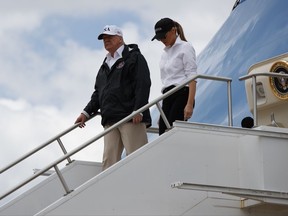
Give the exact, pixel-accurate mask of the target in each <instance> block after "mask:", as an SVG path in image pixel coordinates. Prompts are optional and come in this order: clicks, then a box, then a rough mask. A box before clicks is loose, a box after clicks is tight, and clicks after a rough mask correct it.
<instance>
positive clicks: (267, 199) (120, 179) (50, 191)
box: [0, 74, 288, 216]
mask: <svg viewBox="0 0 288 216" xmlns="http://www.w3.org/2000/svg"><path fill="white" fill-rule="evenodd" d="M195 79H208V80H209V81H210V80H213V81H221V82H226V83H227V110H228V111H227V122H228V126H221V125H210V124H200V123H189V122H181V121H176V122H175V124H173V127H171V125H169V123H168V121H167V119H166V117H165V115H164V113H163V111H162V109H161V106H160V104H159V103H160V101H161V100H163V99H164V98H166V97H167V96H169V95H171V94H173V93H174V92H175V91H177V90H179V89H180V88H182V86H184V85H186V84H187V83H189V82H190V81H191V80H195ZM242 79H245V78H242ZM191 80H187V82H185V83H183V84H182V85H180V86H177V87H175V88H174V89H172V90H170V91H168V92H167V93H165V94H164V95H162V96H161V97H159V98H157V99H155V100H153V101H152V102H150V103H149V104H147V105H146V106H144V107H142V108H141V109H139V110H137V111H136V112H135V113H133V114H131V115H129V116H127V117H126V118H125V119H123V120H121V121H120V122H118V123H117V124H115V125H114V126H113V127H111V128H108V129H106V130H104V131H103V132H101V133H100V134H98V135H97V136H95V137H93V138H91V139H90V140H88V141H86V142H85V143H83V144H82V145H79V146H78V147H77V148H75V149H73V150H72V151H69V152H67V151H66V149H65V147H64V144H63V143H62V140H61V138H62V137H63V136H64V135H67V134H69V133H70V132H71V131H73V130H77V128H78V125H77V124H76V125H73V126H71V127H70V128H68V129H67V130H65V131H64V132H62V133H60V134H58V135H57V136H55V137H54V138H52V139H50V140H49V141H47V142H46V143H44V144H43V145H41V146H39V147H38V148H36V149H34V150H32V151H31V152H29V153H27V154H26V155H24V156H22V157H21V158H19V159H18V160H17V161H14V162H12V163H11V164H9V165H8V166H6V167H4V168H3V169H1V170H0V173H1V174H2V173H4V172H6V171H7V170H10V169H13V168H14V167H15V166H17V165H18V164H20V163H21V162H22V161H24V160H25V159H26V158H28V157H30V156H31V155H33V154H36V153H37V152H38V151H39V150H41V149H43V148H44V147H46V146H47V145H50V144H51V143H53V142H58V144H59V145H60V147H61V149H62V151H63V153H64V154H63V156H61V157H59V158H58V159H57V160H55V161H53V162H51V163H50V164H48V165H47V166H45V167H44V168H42V169H41V170H37V171H36V172H35V174H34V175H32V176H31V177H29V178H27V179H26V180H24V181H23V182H21V183H19V184H18V185H16V186H15V187H13V188H12V189H8V190H7V192H6V193H5V194H3V195H0V196H1V197H0V199H5V198H7V197H9V196H11V195H12V194H13V193H15V192H17V191H18V190H19V189H20V188H22V187H23V186H25V185H26V184H28V183H30V182H32V181H33V180H35V179H37V178H39V177H41V176H43V175H48V177H46V178H45V179H44V180H43V181H40V182H39V183H37V184H36V185H35V186H33V187H31V188H30V189H28V190H27V191H25V192H23V193H21V194H20V195H17V196H16V198H14V199H12V200H11V201H9V202H7V203H5V204H4V205H2V206H1V207H0V215H5V216H7V215H210V216H211V215H227V216H228V215H230V216H231V215H237V216H238V215H264V216H265V215H273V216H278V215H279V216H280V215H287V214H288V185H287V182H288V167H287V164H288V157H287V152H288V145H287V138H288V130H287V129H286V128H277V127H269V126H260V127H255V128H253V129H245V128H237V127H233V122H232V106H231V103H232V100H231V79H229V78H225V77H213V76H206V75H201V74H198V75H195V76H194V77H193V78H191ZM255 101H256V100H255ZM152 106H156V107H157V108H158V110H159V112H160V114H161V116H162V118H163V119H164V122H165V124H166V125H167V127H168V128H170V130H169V131H168V132H167V133H165V134H163V135H161V136H159V137H157V138H155V139H153V140H150V141H149V143H148V144H146V145H145V146H143V147H142V148H140V149H138V150H137V151H135V152H133V153H132V154H130V155H129V156H127V157H125V158H124V159H122V160H121V161H120V162H118V163H116V164H115V165H113V166H112V167H110V168H108V169H107V170H105V171H103V172H101V164H99V163H96V162H87V161H74V160H72V159H71V157H72V156H73V155H75V154H76V153H78V152H80V151H81V150H83V149H85V148H86V147H88V146H90V145H91V144H93V143H95V142H96V141H97V140H99V139H100V138H101V137H103V136H104V135H105V134H106V133H109V131H110V130H112V129H113V128H114V127H118V126H119V125H120V124H123V123H125V122H127V121H129V120H130V119H131V118H132V117H133V116H134V115H135V114H137V113H140V112H143V111H144V110H146V109H149V108H150V107H152ZM255 112H256V111H255ZM255 114H256V115H257V113H255ZM255 126H257V125H255ZM155 131H156V130H154V129H152V130H151V132H155ZM66 160H67V164H66V166H65V167H64V168H61V169H60V168H59V164H60V163H63V161H66ZM51 169H53V171H52V172H51Z"/></svg>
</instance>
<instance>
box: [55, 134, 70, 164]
mask: <svg viewBox="0 0 288 216" xmlns="http://www.w3.org/2000/svg"><path fill="white" fill-rule="evenodd" d="M57 142H58V144H59V146H60V147H61V149H62V151H63V153H64V154H65V155H66V154H67V151H66V149H65V147H64V145H63V142H62V141H61V139H60V138H57ZM67 161H68V163H72V160H71V158H70V157H67Z"/></svg>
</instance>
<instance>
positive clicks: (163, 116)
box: [156, 102, 171, 129]
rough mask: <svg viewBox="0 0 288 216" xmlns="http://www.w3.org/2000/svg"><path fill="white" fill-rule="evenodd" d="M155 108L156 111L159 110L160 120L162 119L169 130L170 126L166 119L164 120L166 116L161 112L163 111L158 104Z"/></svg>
mask: <svg viewBox="0 0 288 216" xmlns="http://www.w3.org/2000/svg"><path fill="white" fill-rule="evenodd" d="M156 106H157V108H158V110H159V112H160V115H161V117H162V119H163V121H164V123H165V125H166V127H167V128H169V129H170V128H171V125H170V123H169V121H168V119H167V118H166V115H165V113H164V112H163V109H162V108H161V106H160V104H159V102H157V103H156Z"/></svg>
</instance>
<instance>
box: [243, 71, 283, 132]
mask: <svg viewBox="0 0 288 216" xmlns="http://www.w3.org/2000/svg"><path fill="white" fill-rule="evenodd" d="M257 76H268V77H285V78H286V79H287V78H288V75H287V74H280V73H271V72H262V73H254V74H248V75H245V76H242V77H240V78H239V80H240V81H243V80H247V79H252V98H253V119H254V127H256V126H258V114H257V90H256V86H257V81H256V78H257Z"/></svg>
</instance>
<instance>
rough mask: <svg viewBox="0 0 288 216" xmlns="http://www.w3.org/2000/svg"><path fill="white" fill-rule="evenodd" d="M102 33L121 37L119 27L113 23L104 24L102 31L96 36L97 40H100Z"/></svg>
mask: <svg viewBox="0 0 288 216" xmlns="http://www.w3.org/2000/svg"><path fill="white" fill-rule="evenodd" d="M103 35H118V36H121V37H123V33H122V31H121V29H120V28H119V27H118V26H115V25H106V26H105V27H104V30H103V32H102V33H101V34H100V35H99V36H98V40H102V39H103Z"/></svg>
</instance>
